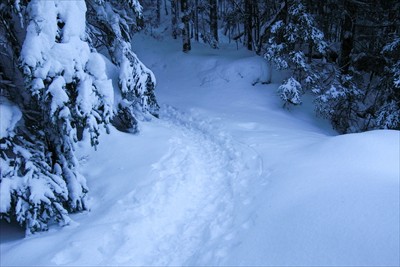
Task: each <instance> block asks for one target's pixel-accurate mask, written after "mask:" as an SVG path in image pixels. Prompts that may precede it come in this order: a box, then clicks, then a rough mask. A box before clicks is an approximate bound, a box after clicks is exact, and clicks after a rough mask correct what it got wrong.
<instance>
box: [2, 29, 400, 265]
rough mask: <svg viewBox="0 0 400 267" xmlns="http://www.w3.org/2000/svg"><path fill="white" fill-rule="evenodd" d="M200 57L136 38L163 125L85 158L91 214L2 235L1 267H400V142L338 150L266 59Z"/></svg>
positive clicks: (340, 141) (356, 139) (228, 54)
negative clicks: (284, 89) (290, 100)
mask: <svg viewBox="0 0 400 267" xmlns="http://www.w3.org/2000/svg"><path fill="white" fill-rule="evenodd" d="M193 46H194V47H193V50H192V51H191V52H190V53H189V54H183V53H182V52H180V50H181V43H180V42H179V41H173V40H160V41H157V40H155V39H152V38H150V37H147V36H142V35H140V36H137V37H136V40H135V50H136V51H137V53H138V56H139V58H140V59H141V60H143V62H144V63H145V64H146V65H147V66H148V67H149V68H150V69H152V70H153V71H154V73H155V75H156V77H157V81H158V87H157V96H158V100H159V103H160V104H161V116H160V119H159V120H157V119H155V120H153V121H151V122H144V123H142V124H141V133H140V134H139V135H132V134H127V133H121V132H118V131H116V130H112V132H111V134H110V135H105V134H104V135H103V136H102V139H101V140H100V146H99V149H98V151H97V152H90V154H89V155H87V154H85V150H84V149H82V153H81V154H82V157H81V160H82V163H83V169H84V173H85V175H86V176H87V178H88V184H89V187H90V189H91V191H90V197H91V203H92V205H91V211H90V212H86V213H81V214H76V215H73V216H72V218H73V220H74V222H73V223H72V224H71V225H69V226H66V227H57V226H53V227H52V228H51V229H50V230H49V231H48V232H45V233H38V234H35V235H33V236H29V237H26V238H23V231H21V230H18V228H16V227H15V226H10V225H7V224H4V223H2V224H1V238H0V239H1V244H0V248H1V258H0V260H1V261H0V265H1V266H7V265H18V266H26V265H40V266H45V265H67V266H71V265H74V266H77V265H79V266H83V265H91V266H93V265H114V266H115V265H129V266H132V265H141V266H144V265H146V266H149V265H157V266H160V265H235V266H237V265H245V266H249V265H257V266H260V265H262V266H267V265H273V266H276V265H279V266H282V265H292V266H294V265H295V266H304V265H307V266H308V265H318V266H322V265H330V266H339V265H345V266H356V265H357V266H360V265H364V266H378V265H381V266H390V265H392V266H398V265H399V249H400V248H399V243H400V240H399V235H400V233H399V221H400V220H399V209H400V207H399V201H400V200H399V179H400V178H399V172H400V170H399V162H400V159H399V157H400V155H399V154H400V152H399V148H400V144H399V142H400V133H399V132H398V131H373V132H367V133H361V134H349V135H342V136H337V135H336V134H335V132H333V131H332V130H331V129H330V126H329V125H328V123H327V122H325V121H322V120H320V119H317V118H315V117H314V114H313V111H312V107H311V105H309V104H310V103H308V102H309V101H307V99H306V101H305V105H304V106H303V107H301V108H295V109H291V110H285V109H283V108H282V103H281V102H280V100H279V98H278V97H277V96H276V88H277V87H278V83H279V81H280V75H279V74H277V73H274V72H273V73H272V84H269V85H265V84H261V82H262V81H265V80H268V75H270V74H269V72H268V66H267V64H266V62H265V61H264V60H263V59H262V58H260V57H258V56H254V55H252V54H251V53H250V52H247V51H245V50H241V51H237V50H236V49H234V48H228V49H220V50H212V49H210V48H208V47H207V46H203V45H200V44H194V45H193ZM253 84H255V85H253ZM307 103H308V104H307Z"/></svg>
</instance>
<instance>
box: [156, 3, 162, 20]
mask: <svg viewBox="0 0 400 267" xmlns="http://www.w3.org/2000/svg"><path fill="white" fill-rule="evenodd" d="M156 12H157V26H160V23H161V0H157V10H156Z"/></svg>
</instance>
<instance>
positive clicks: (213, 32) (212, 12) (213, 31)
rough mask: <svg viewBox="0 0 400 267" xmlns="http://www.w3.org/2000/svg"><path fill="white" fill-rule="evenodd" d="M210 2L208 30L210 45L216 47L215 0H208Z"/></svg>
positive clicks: (216, 18) (216, 9) (216, 12)
mask: <svg viewBox="0 0 400 267" xmlns="http://www.w3.org/2000/svg"><path fill="white" fill-rule="evenodd" d="M209 3H210V32H211V37H212V40H211V45H212V47H213V48H217V47H218V8H217V0H209Z"/></svg>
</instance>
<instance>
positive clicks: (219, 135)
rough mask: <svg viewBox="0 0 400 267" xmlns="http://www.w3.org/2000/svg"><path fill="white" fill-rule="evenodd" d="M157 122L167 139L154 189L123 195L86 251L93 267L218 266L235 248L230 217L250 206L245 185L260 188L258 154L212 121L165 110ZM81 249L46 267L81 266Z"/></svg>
mask: <svg viewBox="0 0 400 267" xmlns="http://www.w3.org/2000/svg"><path fill="white" fill-rule="evenodd" d="M159 123H160V124H161V125H163V126H164V127H166V128H169V129H171V130H172V131H173V137H172V138H171V139H170V140H169V149H168V152H167V153H166V154H165V155H164V156H162V158H161V159H160V160H159V161H158V162H157V163H154V164H153V165H152V175H153V176H155V180H154V181H155V182H154V183H153V184H151V186H148V187H147V188H146V187H145V188H143V187H141V188H140V189H137V190H134V191H131V192H129V193H128V194H127V195H126V196H125V197H123V198H121V199H120V200H119V201H118V202H117V203H116V204H114V205H113V206H112V207H110V209H109V210H110V212H109V213H108V214H107V213H106V214H105V216H103V217H102V218H101V219H100V220H99V221H97V222H96V224H99V225H102V224H104V225H106V224H109V228H110V231H108V232H105V233H102V238H101V242H98V245H97V247H96V246H93V245H92V248H91V250H92V252H91V253H90V254H92V255H95V258H96V264H100V265H115V264H116V265H140V266H165V265H174V266H177V265H190V264H193V263H194V262H201V263H210V264H218V263H219V262H220V260H221V259H224V258H225V257H226V256H227V252H228V251H229V248H230V247H231V246H232V245H233V243H232V239H233V238H234V237H235V235H236V233H237V231H238V228H237V225H236V224H237V223H242V224H243V225H245V223H246V221H240V219H238V218H237V217H235V215H236V214H237V209H241V207H243V206H246V205H248V204H249V203H250V202H251V199H250V198H249V196H248V195H247V192H246V190H247V185H248V182H249V180H250V179H254V181H260V179H259V176H261V175H262V171H261V166H260V164H261V163H260V162H261V161H260V158H259V155H257V154H256V153H255V152H254V151H253V150H251V149H246V147H243V146H235V145H234V143H233V141H232V139H231V138H230V137H229V136H228V135H227V134H226V133H224V132H223V131H221V130H220V129H218V127H217V126H216V124H215V123H214V122H213V121H212V120H207V119H204V118H201V117H200V115H198V114H195V113H193V114H185V113H183V112H180V111H178V110H177V109H176V108H173V107H171V106H168V105H164V106H163V107H162V109H161V114H160V121H159ZM246 159H247V160H246ZM238 220H239V221H238ZM239 228H240V227H239ZM89 242H92V241H89ZM83 247H90V245H89V244H85V241H81V242H80V243H76V242H75V243H72V244H71V245H70V246H67V248H66V249H62V250H61V251H60V252H58V253H57V254H56V255H55V256H54V257H53V259H52V262H53V263H55V264H70V263H71V259H74V256H73V255H75V257H78V258H75V259H74V260H75V261H76V260H78V262H84V260H85V259H84V258H83V257H84V256H83V255H78V251H79V250H81V249H82V248H83ZM79 257H82V258H80V259H79Z"/></svg>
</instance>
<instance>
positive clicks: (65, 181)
mask: <svg viewBox="0 0 400 267" xmlns="http://www.w3.org/2000/svg"><path fill="white" fill-rule="evenodd" d="M126 5H129V7H130V9H131V10H134V11H135V12H140V10H141V7H140V5H139V3H138V2H137V1H136V0H131V1H127V2H123V3H120V2H119V1H102V0H98V1H86V2H85V1H62V0H54V1H41V0H32V1H30V2H20V1H13V0H9V1H8V5H3V4H1V6H0V11H1V18H2V24H1V27H0V30H1V31H0V33H1V34H0V35H1V40H2V45H3V46H4V47H5V48H6V49H5V50H4V51H5V55H2V57H6V56H7V55H9V56H12V57H13V58H19V61H16V60H14V61H5V62H2V63H0V64H1V69H0V74H1V77H2V79H1V81H2V82H1V83H0V86H1V95H2V99H1V107H2V110H3V109H4V110H7V111H11V110H14V111H15V110H19V111H20V113H21V116H20V118H19V120H16V119H15V120H14V121H18V123H17V124H16V123H14V124H12V127H11V126H10V127H9V128H10V129H9V131H7V134H6V135H4V136H1V139H0V144H1V161H2V166H1V170H2V171H1V182H0V191H1V200H2V201H1V207H0V212H1V217H2V218H6V219H8V220H16V221H17V222H19V223H20V224H21V225H24V226H25V227H26V230H27V232H28V233H30V232H34V231H40V230H45V229H47V227H48V224H49V223H51V222H59V223H61V224H65V223H68V221H69V218H68V213H69V212H74V211H80V210H84V209H87V203H86V194H87V192H88V187H87V185H86V179H85V177H83V175H82V174H81V171H80V166H79V161H78V159H77V157H76V155H75V148H76V144H77V143H78V142H90V144H91V145H92V146H94V147H95V146H97V145H98V143H99V141H98V137H99V135H100V133H101V132H102V130H101V128H102V127H104V128H105V130H106V131H108V127H109V125H110V123H111V122H112V121H113V119H114V118H115V117H121V116H122V115H123V116H125V117H127V118H128V119H127V120H120V121H119V122H118V123H119V126H120V128H124V129H132V128H134V129H136V127H137V118H139V119H143V118H148V117H149V116H150V115H157V111H158V105H157V102H156V100H155V96H154V92H153V90H154V86H155V79H154V75H153V74H152V72H151V71H150V70H148V69H147V68H146V67H145V66H144V65H143V64H142V63H141V62H140V61H139V59H138V58H137V57H136V55H135V54H134V53H133V52H132V50H131V47H130V41H131V39H130V35H131V33H130V30H131V28H129V27H128V26H132V27H133V26H134V24H133V23H131V21H133V20H134V18H135V17H134V16H133V15H132V14H131V13H129V12H128V11H126V10H125V9H124V7H125V6H126ZM87 7H89V8H93V7H95V8H96V10H97V11H98V15H99V17H96V18H90V15H91V14H90V13H87V12H86V11H87ZM102 11H106V12H104V13H102ZM100 15H103V16H104V17H101V16H100ZM100 18H103V19H104V20H100V21H101V22H102V23H105V22H106V23H107V24H106V25H107V26H108V28H107V30H108V31H109V32H107V35H102V36H98V39H97V40H96V41H97V42H103V43H106V42H108V41H110V40H111V41H110V42H111V47H110V49H109V54H108V53H107V51H104V50H101V48H102V47H96V45H95V44H96V43H95V41H94V40H93V25H92V24H90V22H93V21H94V20H96V19H100ZM16 21H17V22H19V23H20V26H19V28H18V29H16V27H13V24H14V23H15V22H16ZM88 24H89V25H88ZM88 33H89V35H88ZM89 37H92V38H89ZM101 53H103V54H104V55H103V54H101ZM108 56H110V57H111V59H112V60H113V62H114V64H115V66H114V67H115V68H116V69H117V70H118V71H119V75H118V78H116V80H115V81H114V82H116V83H118V85H119V86H118V88H114V87H113V81H112V79H113V78H114V77H111V76H109V75H110V73H109V72H108V71H107V65H108V64H112V63H111V62H110V60H108V59H107V57H108ZM13 62H14V63H13ZM17 62H19V63H17ZM2 69H7V70H10V69H11V70H12V71H11V72H10V71H8V73H5V72H4V73H3V72H1V70H2ZM16 73H17V74H16ZM18 73H19V74H18ZM115 95H117V96H118V95H119V96H120V97H119V98H118V97H117V99H114V96H115ZM13 114H19V113H18V112H17V111H15V112H14V113H13ZM116 114H117V116H115V115H116ZM121 114H122V115H121ZM17 117H18V116H17ZM129 120H131V121H129ZM129 123H130V124H129ZM127 124H128V125H127Z"/></svg>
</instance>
